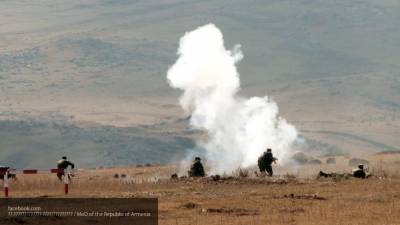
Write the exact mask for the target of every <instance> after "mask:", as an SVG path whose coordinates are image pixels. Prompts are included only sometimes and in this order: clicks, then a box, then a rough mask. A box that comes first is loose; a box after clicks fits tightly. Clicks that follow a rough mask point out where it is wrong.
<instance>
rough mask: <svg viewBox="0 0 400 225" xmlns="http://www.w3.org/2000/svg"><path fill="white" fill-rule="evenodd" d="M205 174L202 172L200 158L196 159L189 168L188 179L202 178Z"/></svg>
mask: <svg viewBox="0 0 400 225" xmlns="http://www.w3.org/2000/svg"><path fill="white" fill-rule="evenodd" d="M205 175H206V174H205V172H204V167H203V164H202V163H201V159H200V157H196V158H195V159H194V161H193V164H192V166H191V167H190V171H189V177H204V176H205Z"/></svg>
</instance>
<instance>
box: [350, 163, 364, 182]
mask: <svg viewBox="0 0 400 225" xmlns="http://www.w3.org/2000/svg"><path fill="white" fill-rule="evenodd" d="M352 172H353V177H356V178H362V179H365V178H366V177H367V174H366V173H365V170H364V165H362V164H360V165H358V168H357V169H354V170H353V171H352Z"/></svg>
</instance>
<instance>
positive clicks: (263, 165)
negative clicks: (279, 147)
mask: <svg viewBox="0 0 400 225" xmlns="http://www.w3.org/2000/svg"><path fill="white" fill-rule="evenodd" d="M276 160H277V158H275V157H274V156H273V155H272V150H271V149H270V148H268V149H267V151H266V152H264V153H263V154H262V155H261V156H260V157H259V158H258V168H259V169H260V172H261V173H264V172H267V173H268V176H272V175H273V174H274V171H273V170H272V163H273V162H275V163H276Z"/></svg>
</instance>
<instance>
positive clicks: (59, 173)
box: [57, 156, 75, 180]
mask: <svg viewBox="0 0 400 225" xmlns="http://www.w3.org/2000/svg"><path fill="white" fill-rule="evenodd" d="M68 166H71V169H74V168H75V165H74V164H73V163H71V162H70V161H68V160H67V156H63V157H62V158H61V160H58V162H57V169H58V171H57V177H58V179H59V180H61V179H62V176H64V175H65V172H64V171H65V170H66V169H67V168H68Z"/></svg>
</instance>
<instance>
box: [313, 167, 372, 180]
mask: <svg viewBox="0 0 400 225" xmlns="http://www.w3.org/2000/svg"><path fill="white" fill-rule="evenodd" d="M318 176H319V177H355V178H361V179H365V178H368V177H370V176H371V175H370V174H367V173H366V170H365V169H364V165H362V164H360V165H358V167H357V168H356V169H353V170H352V173H325V172H323V171H319V175H318Z"/></svg>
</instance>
